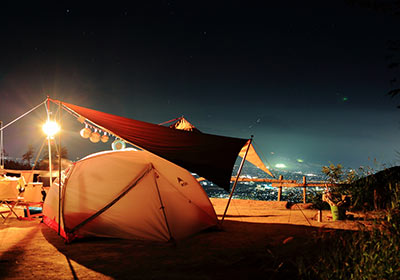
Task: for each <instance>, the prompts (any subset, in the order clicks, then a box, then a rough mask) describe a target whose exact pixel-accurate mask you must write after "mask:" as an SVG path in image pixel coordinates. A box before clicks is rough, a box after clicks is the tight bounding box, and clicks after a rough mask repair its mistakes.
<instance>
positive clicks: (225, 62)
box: [0, 0, 400, 170]
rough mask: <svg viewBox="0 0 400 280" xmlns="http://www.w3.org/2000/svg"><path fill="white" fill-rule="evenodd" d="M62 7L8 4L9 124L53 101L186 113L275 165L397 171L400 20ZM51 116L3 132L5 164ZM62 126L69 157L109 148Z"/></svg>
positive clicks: (144, 5)
mask: <svg viewBox="0 0 400 280" xmlns="http://www.w3.org/2000/svg"><path fill="white" fill-rule="evenodd" d="M56 2H57V1H54V3H53V5H50V6H48V5H46V6H45V5H40V4H39V3H40V2H37V1H35V3H34V4H29V5H27V4H22V3H20V4H19V5H18V6H17V5H16V4H13V6H9V5H7V4H4V3H3V2H2V3H1V7H0V120H3V122H4V123H5V124H6V123H8V122H10V121H11V120H13V119H15V118H16V117H18V116H19V115H21V114H22V113H24V112H26V111H28V110H29V109H31V108H32V107H34V106H36V105H37V104H39V103H40V102H42V101H44V100H45V98H46V96H47V95H49V96H50V97H51V98H55V99H60V100H62V101H65V102H69V103H73V104H76V105H80V106H84V107H89V108H92V109H97V110H100V111H104V112H107V113H112V114H117V115H121V116H124V117H129V118H133V119H138V120H142V121H147V122H151V123H161V122H164V121H167V120H170V119H173V118H176V117H179V116H182V115H183V116H185V117H186V118H187V119H188V120H189V121H190V122H192V123H193V124H194V125H195V126H196V127H197V128H198V129H200V130H201V131H203V132H207V133H212V134H219V135H226V136H234V137H241V138H249V137H250V135H254V137H255V147H256V149H257V150H258V151H259V152H260V154H261V155H262V158H263V159H264V160H266V161H267V164H269V165H271V166H275V165H276V164H278V163H284V164H285V165H287V167H288V168H289V169H303V170H306V169H309V168H311V167H315V168H317V169H318V170H320V166H321V165H326V164H329V162H332V163H341V164H343V165H344V166H345V167H352V168H357V167H359V166H360V165H368V166H374V162H373V161H374V159H376V160H377V162H378V164H379V165H381V164H386V165H389V166H391V165H396V164H398V162H399V161H400V154H399V153H398V152H397V151H400V123H399V120H400V109H397V108H396V106H397V105H398V104H399V103H400V98H391V97H389V96H388V95H387V93H388V92H389V91H390V90H391V89H392V88H393V84H391V80H393V78H394V77H395V76H396V75H397V76H398V72H397V74H396V72H394V70H393V69H390V68H388V65H389V64H390V63H391V61H390V57H389V56H390V55H391V51H390V49H389V41H390V40H399V39H400V38H399V37H400V34H399V32H398V30H399V27H400V16H397V17H396V16H392V15H390V14H389V13H384V12H380V11H378V10H376V9H368V8H365V7H360V6H357V5H352V3H353V2H352V1H339V0H337V1H308V0H305V1H259V2H256V3H258V4H255V3H251V1H242V2H241V1H140V2H139V1H138V2H136V1H131V4H130V5H129V6H128V5H123V4H117V2H115V3H114V2H107V3H108V4H107V5H106V4H103V5H102V4H99V3H96V4H93V5H90V4H85V6H82V5H64V6H62V5H61V4H58V3H56ZM100 5H102V6H100ZM54 109H56V108H55V107H54ZM45 118H46V114H45V110H44V106H43V108H42V109H40V110H37V111H35V113H34V114H32V115H30V116H29V117H27V118H24V119H23V120H21V121H19V122H18V123H16V124H15V125H13V126H12V127H10V128H7V129H6V130H5V131H4V146H5V150H6V152H7V153H8V154H9V155H10V156H13V157H21V155H22V154H23V153H24V152H26V150H27V147H28V144H33V145H34V147H35V148H36V149H37V150H38V149H39V148H40V145H41V143H42V141H43V135H42V132H41V131H40V128H39V125H40V123H41V121H43V120H44V119H45ZM63 120H64V125H63V131H64V132H63V140H62V141H63V145H64V146H66V147H67V149H68V151H69V155H70V158H71V159H73V160H75V159H77V158H82V157H83V156H85V155H87V154H89V153H91V152H94V151H98V150H103V149H109V147H110V145H109V144H110V143H108V144H107V145H101V144H92V143H90V142H89V141H88V140H84V139H82V138H80V136H79V134H78V133H79V130H80V129H81V128H82V125H80V124H79V123H78V122H76V121H75V120H74V119H73V118H72V117H71V116H69V115H67V113H65V112H63ZM299 161H302V162H299Z"/></svg>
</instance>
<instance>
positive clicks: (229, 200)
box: [219, 135, 253, 225]
mask: <svg viewBox="0 0 400 280" xmlns="http://www.w3.org/2000/svg"><path fill="white" fill-rule="evenodd" d="M251 142H253V135H251V138H250V140H249V145H248V146H247V150H246V153H245V154H244V156H243V158H242V162H241V163H240V166H239V169H238V172H237V175H236V180H235V182H234V183H233V186H232V190H231V193H230V195H229V199H228V203H227V204H226V207H225V211H224V215H223V216H222V219H221V222H220V223H219V224H220V225H222V223H223V222H224V219H225V216H226V212H228V208H229V204H230V203H231V200H232V196H233V192H234V191H235V188H236V185H237V182H238V181H239V176H240V173H242V169H243V165H244V162H245V161H246V157H247V153H248V152H249V148H250V145H251Z"/></svg>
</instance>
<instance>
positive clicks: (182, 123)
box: [163, 116, 275, 178]
mask: <svg viewBox="0 0 400 280" xmlns="http://www.w3.org/2000/svg"><path fill="white" fill-rule="evenodd" d="M170 122H174V123H173V124H171V125H170V126H169V127H170V128H175V129H180V130H186V131H193V132H200V130H198V129H197V128H196V127H195V126H194V125H193V124H191V123H190V122H189V121H188V120H187V119H185V118H184V117H183V116H182V117H180V118H176V119H174V120H171V121H168V122H165V123H163V124H166V123H170ZM249 143H250V140H249V141H248V142H247V143H246V145H244V146H243V148H242V150H241V151H240V153H239V156H240V157H241V158H243V157H244V155H245V154H246V150H247V147H248V146H249ZM246 160H247V161H248V162H250V163H252V164H254V165H255V166H256V167H258V168H260V169H261V170H263V171H264V172H265V173H267V174H269V175H270V176H272V177H274V178H275V176H274V175H273V174H272V172H271V171H269V170H268V168H267V167H266V166H265V164H264V163H263V161H262V160H261V158H260V157H259V156H258V154H257V152H256V150H255V149H254V146H253V144H250V148H249V151H248V152H247V156H246Z"/></svg>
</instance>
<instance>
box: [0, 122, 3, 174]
mask: <svg viewBox="0 0 400 280" xmlns="http://www.w3.org/2000/svg"><path fill="white" fill-rule="evenodd" d="M2 128H3V121H0V130H1V132H0V168H1V169H4V153H3V150H4V148H3V129H2Z"/></svg>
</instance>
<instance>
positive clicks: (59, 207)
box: [58, 102, 61, 235]
mask: <svg viewBox="0 0 400 280" xmlns="http://www.w3.org/2000/svg"><path fill="white" fill-rule="evenodd" d="M58 123H59V125H60V127H61V102H60V103H58ZM60 225H61V129H60V131H59V132H58V235H60Z"/></svg>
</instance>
